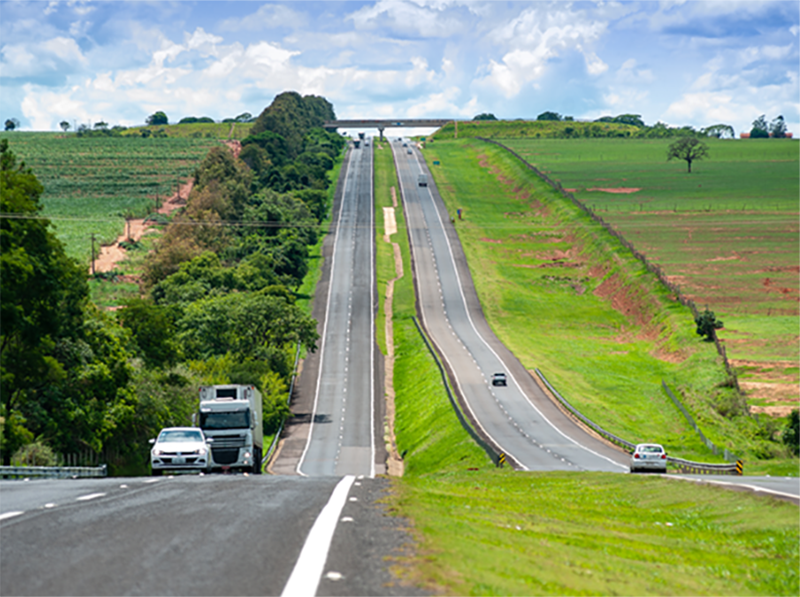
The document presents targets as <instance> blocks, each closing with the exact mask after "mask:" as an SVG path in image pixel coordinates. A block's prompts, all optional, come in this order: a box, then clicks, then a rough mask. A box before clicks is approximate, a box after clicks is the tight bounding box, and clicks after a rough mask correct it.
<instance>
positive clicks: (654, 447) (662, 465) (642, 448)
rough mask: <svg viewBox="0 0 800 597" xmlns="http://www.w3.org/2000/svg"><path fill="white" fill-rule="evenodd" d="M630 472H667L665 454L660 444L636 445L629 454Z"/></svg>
mask: <svg viewBox="0 0 800 597" xmlns="http://www.w3.org/2000/svg"><path fill="white" fill-rule="evenodd" d="M630 470H631V472H632V473H635V472H639V471H656V472H657V473H666V472H667V452H666V451H665V450H664V447H663V446H662V445H660V444H638V445H637V446H636V449H635V450H634V451H633V454H631V465H630Z"/></svg>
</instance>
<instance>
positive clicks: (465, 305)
mask: <svg viewBox="0 0 800 597" xmlns="http://www.w3.org/2000/svg"><path fill="white" fill-rule="evenodd" d="M417 165H418V166H419V168H420V173H422V166H421V165H420V164H419V161H417ZM427 190H428V197H430V200H431V203H432V204H433V209H434V211H435V212H436V217H437V219H438V220H439V226H440V227H441V230H442V232H444V240H445V242H446V243H447V250H448V252H449V253H450V260H451V261H452V263H453V269H454V271H455V274H456V279H457V280H458V292H459V294H461V300H462V301H463V303H464V311H465V313H466V315H467V320H469V323H470V325H471V326H472V330H473V331H474V332H475V334H476V335H477V336H478V338H480V340H481V341H482V342H483V343H484V344H485V345H486V348H488V349H489V351H490V352H491V353H492V354H493V355H494V356H495V357H496V358H497V360H498V361H500V362H501V363H502V364H503V367H504V368H505V369H506V371H508V375H509V377H511V379H512V381H513V382H514V385H515V386H517V390H519V393H520V394H522V395H523V396H524V397H525V399H526V400H527V402H528V404H530V405H531V406H532V407H533V409H534V410H535V411H536V412H537V413H538V414H539V416H540V417H542V419H544V421H546V422H547V424H548V425H550V427H552V428H553V429H554V430H555V431H556V433H558V434H559V435H560V436H561V437H563V438H565V439H567V440H569V441H571V442H572V443H573V444H575V445H576V446H578V447H579V448H581V449H583V450H586V451H587V452H589V453H590V454H594V455H595V456H597V457H598V458H602V459H603V460H606V461H608V462H610V463H611V464H613V465H614V466H617V467H619V468H621V469H624V470H627V468H628V467H627V466H624V465H622V464H620V463H618V462H616V461H615V460H612V459H611V458H609V457H607V456H603V455H602V454H600V453H598V452H595V451H594V450H592V449H591V448H587V447H586V446H584V445H583V444H581V443H579V442H578V441H576V440H575V439H573V438H571V437H570V436H568V435H567V434H565V433H564V432H563V431H561V430H560V429H559V428H558V427H556V426H555V425H554V424H553V423H552V422H551V421H550V419H548V418H547V417H546V416H545V415H544V413H543V412H542V411H540V410H539V409H538V407H537V406H536V405H535V404H534V403H533V401H532V400H531V399H530V397H528V395H527V394H526V393H525V392H524V391H523V390H522V388H521V387H520V385H519V383H518V382H517V380H516V378H515V377H514V375H513V374H512V373H511V370H510V369H509V367H508V366H507V365H506V363H505V361H503V359H501V358H500V355H498V354H497V353H496V352H495V350H494V349H493V348H492V347H491V345H490V344H489V343H488V342H487V341H486V339H485V338H484V337H483V336H482V335H481V333H480V332H479V331H478V328H477V327H475V322H473V321H472V316H471V315H470V312H469V305H468V304H467V299H466V297H465V296H464V289H463V287H462V285H461V276H460V275H459V273H458V266H457V265H456V260H455V257H453V248H452V247H451V246H450V239H449V238H448V237H447V233H446V232H445V231H444V222H443V221H442V214H441V213H439V208H438V207H437V206H436V202H435V201H434V200H433V193H432V192H431V191H430V189H427ZM476 420H477V419H476ZM490 437H491V436H490ZM498 445H499V444H498ZM517 462H519V460H517ZM520 464H522V463H521V462H520Z"/></svg>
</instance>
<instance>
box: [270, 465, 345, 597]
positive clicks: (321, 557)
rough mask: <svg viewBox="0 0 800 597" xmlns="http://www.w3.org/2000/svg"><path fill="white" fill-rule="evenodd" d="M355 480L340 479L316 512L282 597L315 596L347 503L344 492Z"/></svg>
mask: <svg viewBox="0 0 800 597" xmlns="http://www.w3.org/2000/svg"><path fill="white" fill-rule="evenodd" d="M353 481H355V477H354V476H353V475H347V476H345V477H342V480H341V481H339V483H338V485H336V488H335V489H334V490H333V493H332V494H331V498H330V499H329V500H328V503H327V504H326V505H325V507H324V508H323V509H322V511H321V512H320V513H319V516H318V517H317V520H316V521H315V522H314V526H313V527H311V531H310V532H309V533H308V537H306V542H305V544H304V545H303V549H302V551H301V552H300V557H299V558H297V563H296V564H295V565H294V570H292V574H291V576H290V577H289V580H288V581H287V582H286V586H285V587H284V588H283V593H281V597H305V596H307V597H313V596H314V595H316V593H317V587H318V586H319V581H320V577H321V576H322V569H323V568H324V566H325V561H326V560H327V559H328V551H329V550H330V547H331V540H332V539H333V533H334V531H335V530H336V522H337V521H338V519H339V515H340V514H341V513H342V508H344V505H345V503H346V502H347V493H348V492H349V491H350V486H351V485H352V484H353Z"/></svg>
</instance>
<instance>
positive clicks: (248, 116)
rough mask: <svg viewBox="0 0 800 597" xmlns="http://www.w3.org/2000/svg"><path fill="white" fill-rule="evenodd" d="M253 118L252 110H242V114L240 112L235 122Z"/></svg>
mask: <svg viewBox="0 0 800 597" xmlns="http://www.w3.org/2000/svg"><path fill="white" fill-rule="evenodd" d="M252 120H253V115H252V114H250V112H242V113H241V114H239V116H237V117H236V118H234V121H235V122H251V121H252Z"/></svg>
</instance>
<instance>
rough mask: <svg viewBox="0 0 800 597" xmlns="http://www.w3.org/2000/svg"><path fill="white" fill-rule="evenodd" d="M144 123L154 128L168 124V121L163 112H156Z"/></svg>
mask: <svg viewBox="0 0 800 597" xmlns="http://www.w3.org/2000/svg"><path fill="white" fill-rule="evenodd" d="M145 122H146V123H147V124H148V125H150V126H154V125H160V124H169V119H168V118H167V115H166V114H164V113H163V112H156V113H154V114H151V115H150V116H148V117H147V120H146V121H145Z"/></svg>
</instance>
